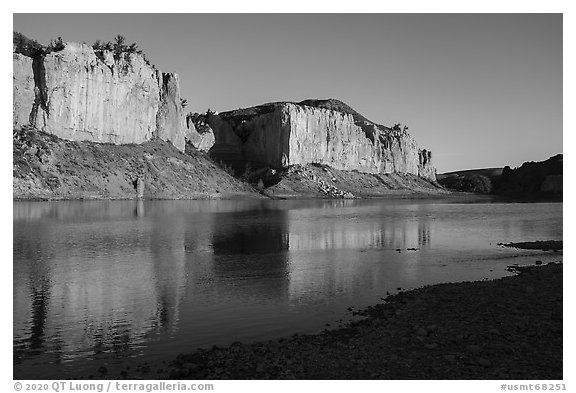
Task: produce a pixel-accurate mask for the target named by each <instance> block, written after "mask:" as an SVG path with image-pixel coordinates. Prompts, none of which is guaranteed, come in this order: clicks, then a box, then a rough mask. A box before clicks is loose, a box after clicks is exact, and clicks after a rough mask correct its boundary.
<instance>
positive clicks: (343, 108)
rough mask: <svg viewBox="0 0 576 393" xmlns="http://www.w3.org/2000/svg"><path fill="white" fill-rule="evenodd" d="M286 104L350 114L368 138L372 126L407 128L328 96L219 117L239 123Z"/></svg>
mask: <svg viewBox="0 0 576 393" xmlns="http://www.w3.org/2000/svg"><path fill="white" fill-rule="evenodd" d="M287 104H292V105H298V106H301V107H312V108H319V109H328V110H332V111H336V112H340V113H344V114H347V115H351V116H352V117H353V118H354V123H356V125H357V126H359V127H361V128H362V130H363V131H364V132H365V133H366V135H367V136H368V137H369V138H370V139H373V133H374V128H377V129H379V130H380V131H383V132H387V133H392V134H396V133H398V134H405V133H406V130H407V129H408V128H407V127H404V128H402V126H401V125H400V124H396V125H394V126H393V127H387V126H384V125H382V124H378V123H375V122H373V121H370V120H368V119H367V118H366V117H364V116H363V115H361V114H360V113H358V112H357V111H355V110H354V109H353V108H352V107H350V105H348V104H346V103H344V102H342V101H340V100H337V99H335V98H328V99H317V98H309V99H306V100H303V101H300V102H294V101H276V102H269V103H266V104H262V105H257V106H253V107H249V108H240V109H235V110H232V111H226V112H221V113H220V117H222V118H223V119H225V120H226V121H229V122H232V123H234V124H239V123H241V122H242V121H249V120H251V119H252V118H254V117H256V116H260V115H264V114H266V113H270V112H273V111H274V110H276V109H277V108H279V107H282V106H284V105H287Z"/></svg>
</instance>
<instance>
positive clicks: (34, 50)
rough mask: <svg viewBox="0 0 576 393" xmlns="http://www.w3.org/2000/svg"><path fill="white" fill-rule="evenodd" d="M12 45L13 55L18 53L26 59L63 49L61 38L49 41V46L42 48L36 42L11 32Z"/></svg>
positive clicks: (42, 46)
mask: <svg viewBox="0 0 576 393" xmlns="http://www.w3.org/2000/svg"><path fill="white" fill-rule="evenodd" d="M12 44H13V49H14V52H15V53H20V54H22V55H24V56H28V57H37V56H41V55H46V54H48V53H51V52H58V51H61V50H62V49H64V41H63V40H62V37H58V38H57V39H55V40H50V44H49V45H48V46H44V45H42V44H41V43H39V42H38V41H36V40H32V39H30V38H28V37H26V36H25V35H24V34H22V33H18V32H17V31H15V32H13V36H12Z"/></svg>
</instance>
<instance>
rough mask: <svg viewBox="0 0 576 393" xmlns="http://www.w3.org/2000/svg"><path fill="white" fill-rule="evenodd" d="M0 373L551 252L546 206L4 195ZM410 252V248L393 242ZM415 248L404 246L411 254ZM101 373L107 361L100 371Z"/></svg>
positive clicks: (17, 373) (234, 330)
mask: <svg viewBox="0 0 576 393" xmlns="http://www.w3.org/2000/svg"><path fill="white" fill-rule="evenodd" d="M13 209H14V210H13V211H14V228H13V229H14V232H13V233H14V243H13V245H14V262H13V264H14V289H13V300H14V309H13V315H14V325H13V332H14V333H13V341H14V378H17V379H32V378H48V379H49V378H64V377H71V376H75V375H84V376H87V375H89V374H96V372H95V370H96V369H97V368H98V367H99V366H101V365H107V367H108V368H109V369H111V370H112V374H111V377H114V376H115V374H114V372H116V371H114V370H119V369H118V367H115V366H118V365H119V364H123V365H126V364H131V363H130V362H133V364H136V363H141V362H143V361H150V362H154V361H160V360H162V359H166V360H169V359H171V358H174V357H175V356H176V355H177V354H178V353H180V352H188V351H193V350H194V349H195V348H198V347H211V346H212V345H214V344H216V345H224V344H230V343H232V342H234V341H254V340H263V339H268V338H275V337H279V336H285V335H291V334H294V333H313V332H318V331H321V330H322V329H324V328H325V325H326V323H331V324H332V326H336V325H337V324H336V323H335V321H337V320H340V319H347V318H349V317H350V313H349V312H348V311H347V308H348V307H350V306H354V307H356V308H360V307H363V306H367V305H370V304H375V303H377V302H379V299H380V298H381V297H382V296H385V295H386V292H390V293H393V292H396V291H397V288H403V289H410V288H415V287H419V286H422V285H425V284H433V283H439V282H451V281H464V280H479V279H483V278H494V277H500V276H503V275H506V274H509V273H507V271H506V270H505V268H506V266H507V265H510V264H513V263H519V264H532V263H534V262H535V260H536V259H540V260H543V261H545V262H546V261H553V260H561V259H562V254H561V253H552V252H541V251H530V250H515V249H507V248H502V247H500V246H498V245H497V243H498V242H513V241H533V240H548V239H555V240H556V239H557V240H560V239H562V204H561V203H535V204H534V203H530V204H528V203H525V204H520V203H519V204H515V203H486V201H484V202H482V203H474V202H470V201H468V202H465V203H462V202H460V203H456V202H455V201H454V200H381V199H379V200H314V201H310V200H308V201H270V200H264V201H259V200H258V201H90V202H86V201H76V202H15V203H14V205H13ZM408 249H412V250H408ZM414 249H415V250H414ZM116 374H117V372H116Z"/></svg>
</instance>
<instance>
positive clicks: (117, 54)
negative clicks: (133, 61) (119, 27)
mask: <svg viewBox="0 0 576 393" xmlns="http://www.w3.org/2000/svg"><path fill="white" fill-rule="evenodd" d="M92 49H94V52H95V53H96V56H98V57H99V58H100V59H101V60H104V52H105V51H107V52H112V53H113V55H114V59H115V60H120V59H121V58H122V57H125V56H126V55H127V54H132V53H134V54H138V55H141V56H142V57H143V58H144V61H145V62H146V64H148V65H151V63H150V61H149V60H148V59H147V58H146V55H145V54H144V52H142V50H141V49H140V48H138V44H136V43H135V42H133V43H131V44H130V45H126V38H125V37H124V36H123V35H121V34H117V35H116V37H114V42H110V41H108V42H102V41H100V40H96V41H95V42H94V43H93V44H92ZM128 59H129V57H128Z"/></svg>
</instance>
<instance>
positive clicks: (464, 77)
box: [13, 14, 562, 173]
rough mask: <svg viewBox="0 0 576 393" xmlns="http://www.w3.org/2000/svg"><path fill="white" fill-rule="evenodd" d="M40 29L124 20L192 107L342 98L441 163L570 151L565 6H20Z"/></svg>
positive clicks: (106, 27)
mask: <svg viewBox="0 0 576 393" xmlns="http://www.w3.org/2000/svg"><path fill="white" fill-rule="evenodd" d="M13 21H14V30H15V31H19V32H21V33H23V34H25V35H26V36H28V37H29V38H33V39H36V40H38V41H40V42H42V43H45V44H46V43H48V41H49V40H50V39H51V38H56V37H57V36H62V38H63V39H64V40H65V41H75V42H83V41H85V42H87V43H93V42H94V41H95V40H97V39H100V40H103V41H108V40H113V37H114V36H115V35H116V34H122V35H124V36H125V37H126V39H127V41H128V42H137V43H138V44H139V46H140V48H141V49H143V50H144V52H145V53H146V54H147V57H148V58H149V59H150V60H151V62H152V63H154V64H155V65H156V66H157V67H158V68H160V69H161V70H162V71H175V72H177V73H178V74H179V75H180V83H181V92H182V96H183V97H185V98H187V99H188V102H189V106H188V108H187V109H188V110H190V111H196V112H202V111H205V110H206V109H208V108H210V109H213V110H217V111H225V110H230V109H235V108H239V107H246V106H253V105H258V104H261V103H264V102H270V101H282V100H288V101H300V100H303V99H306V98H337V99H340V100H342V101H344V102H346V103H347V104H349V105H350V106H351V107H353V108H354V109H356V110H357V111H358V112H360V113H361V114H363V115H364V116H366V117H367V118H369V119H370V120H372V121H374V122H377V123H381V124H385V125H392V124H394V123H402V124H406V125H407V126H408V127H409V132H410V133H411V134H412V135H413V136H414V137H415V138H416V140H417V142H418V144H419V145H420V147H421V148H426V149H429V150H432V154H433V160H434V165H435V166H436V167H437V169H438V172H439V173H442V172H447V171H452V170H459V169H472V168H485V167H502V166H504V165H510V166H512V167H515V166H519V165H521V164H522V162H524V161H531V160H533V161H540V160H544V159H546V158H548V157H550V156H552V155H554V154H557V153H561V152H562V15H561V14H140V15H138V14H136V15H130V14H65V15H62V14H43V15H38V14H36V15H34V14H15V15H14V18H13Z"/></svg>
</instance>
